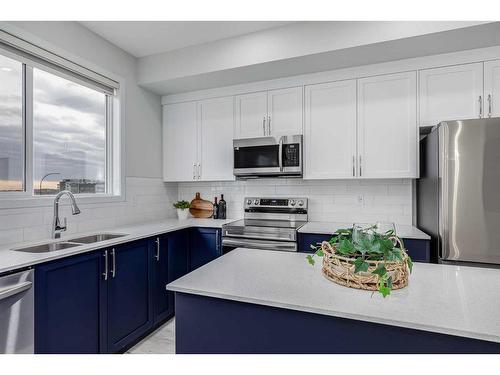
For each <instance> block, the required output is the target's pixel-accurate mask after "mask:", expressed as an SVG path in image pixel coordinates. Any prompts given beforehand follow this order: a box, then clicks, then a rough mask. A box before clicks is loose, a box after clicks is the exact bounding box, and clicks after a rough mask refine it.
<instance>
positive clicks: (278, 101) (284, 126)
mask: <svg viewBox="0 0 500 375" xmlns="http://www.w3.org/2000/svg"><path fill="white" fill-rule="evenodd" d="M302 108H303V105H302V87H292V88H287V89H281V90H272V91H268V93H267V112H268V117H267V129H266V130H267V135H285V134H288V135H290V134H292V135H293V134H302Z"/></svg>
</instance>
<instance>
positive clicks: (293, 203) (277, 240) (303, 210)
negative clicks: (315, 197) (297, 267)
mask: <svg viewBox="0 0 500 375" xmlns="http://www.w3.org/2000/svg"><path fill="white" fill-rule="evenodd" d="M244 208H245V214H244V219H242V220H238V221H235V222H233V223H229V224H224V225H223V226H222V246H223V248H224V251H225V252H227V251H229V250H231V249H234V248H236V247H247V248H254V249H263V250H279V251H297V230H298V229H299V228H300V227H301V226H302V225H304V224H305V223H306V222H307V198H257V197H247V198H245V203H244Z"/></svg>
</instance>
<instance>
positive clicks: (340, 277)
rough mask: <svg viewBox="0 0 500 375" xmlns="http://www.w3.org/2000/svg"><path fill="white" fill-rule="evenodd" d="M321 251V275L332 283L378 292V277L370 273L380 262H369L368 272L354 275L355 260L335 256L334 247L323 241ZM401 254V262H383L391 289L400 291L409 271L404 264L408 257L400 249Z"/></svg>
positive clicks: (404, 284)
mask: <svg viewBox="0 0 500 375" xmlns="http://www.w3.org/2000/svg"><path fill="white" fill-rule="evenodd" d="M396 241H397V239H396ZM321 249H322V250H323V254H324V255H323V268H322V272H323V275H324V276H325V277H326V278H327V279H328V280H330V281H333V282H334V283H337V284H340V285H344V286H347V287H349V288H356V289H364V290H375V291H376V290H378V285H377V283H378V281H379V276H378V275H376V274H373V273H371V272H372V271H373V270H375V269H376V268H377V266H378V265H379V264H380V263H383V262H381V261H370V260H367V263H368V264H369V267H368V271H365V272H358V273H354V268H355V266H354V261H355V260H356V259H355V258H346V257H343V256H340V255H338V254H336V251H335V247H333V246H332V245H331V244H330V243H329V242H327V241H324V242H323V243H322V244H321ZM401 250H402V252H403V260H402V261H397V262H385V268H386V269H387V274H388V275H389V276H392V289H393V290H396V289H401V288H404V287H405V286H407V285H408V277H409V274H410V270H409V269H408V265H407V263H406V259H407V258H408V255H407V254H406V251H405V250H404V249H403V248H401Z"/></svg>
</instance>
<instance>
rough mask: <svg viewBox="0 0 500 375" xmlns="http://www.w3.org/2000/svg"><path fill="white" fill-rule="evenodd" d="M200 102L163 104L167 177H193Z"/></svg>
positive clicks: (164, 176)
mask: <svg viewBox="0 0 500 375" xmlns="http://www.w3.org/2000/svg"><path fill="white" fill-rule="evenodd" d="M197 132H198V130H197V123H196V103H195V102H189V103H180V104H169V105H165V106H163V180H164V181H192V180H194V179H195V178H196V173H195V164H196V163H197V156H198V155H197Z"/></svg>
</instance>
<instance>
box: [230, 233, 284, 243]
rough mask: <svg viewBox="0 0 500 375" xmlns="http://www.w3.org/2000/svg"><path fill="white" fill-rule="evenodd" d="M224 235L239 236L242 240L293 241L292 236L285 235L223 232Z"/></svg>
mask: <svg viewBox="0 0 500 375" xmlns="http://www.w3.org/2000/svg"><path fill="white" fill-rule="evenodd" d="M224 237H231V238H241V239H243V240H259V239H262V240H270V241H293V238H290V237H288V238H285V237H270V236H262V235H257V234H256V235H255V236H252V235H251V234H245V235H243V236H242V235H241V234H238V235H235V234H231V233H227V232H226V233H225V234H224Z"/></svg>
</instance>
